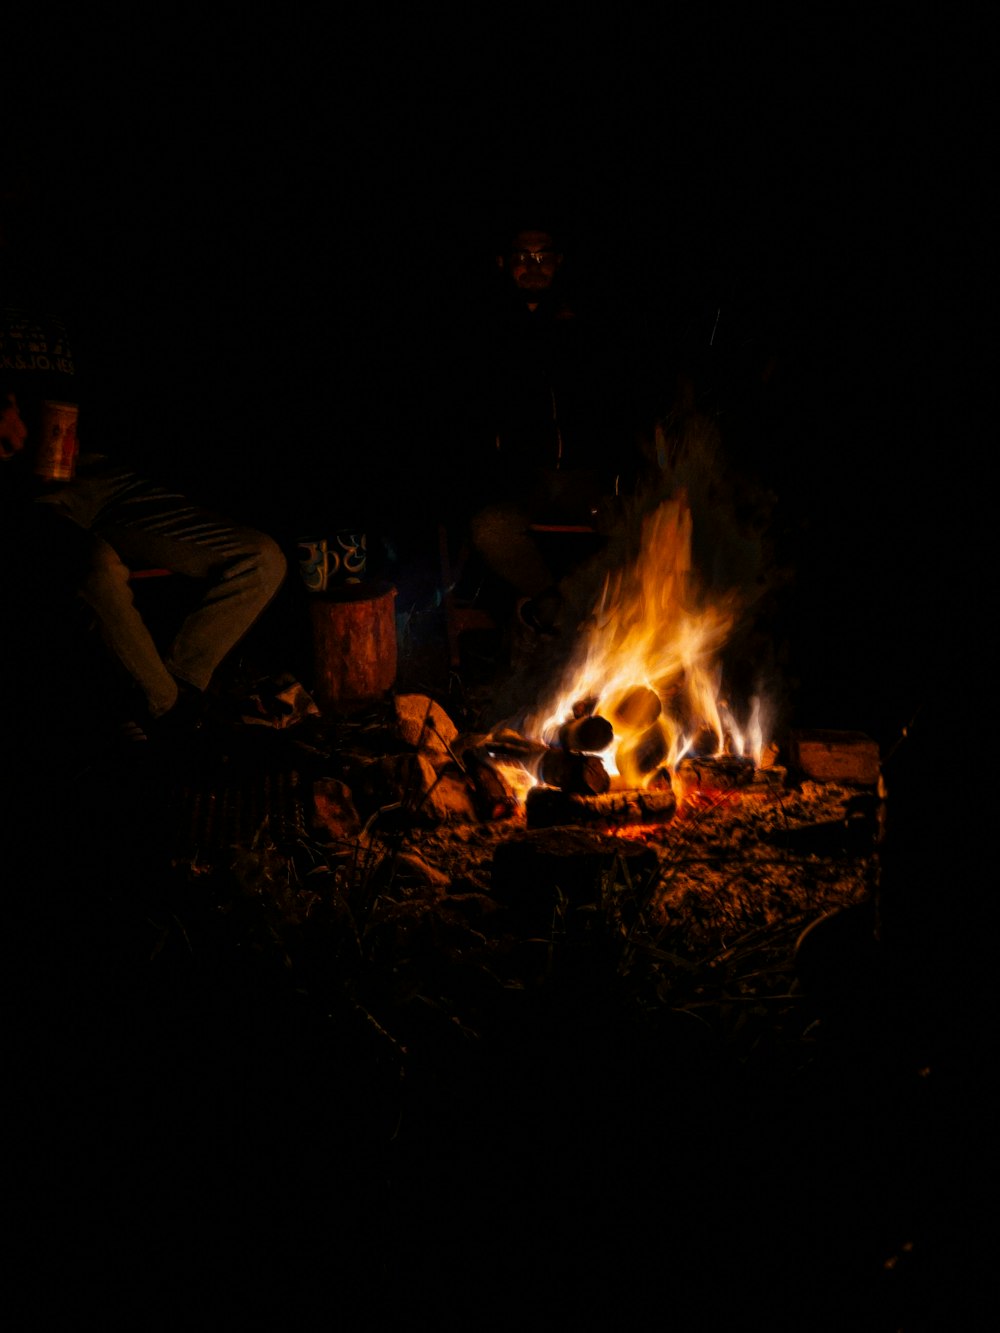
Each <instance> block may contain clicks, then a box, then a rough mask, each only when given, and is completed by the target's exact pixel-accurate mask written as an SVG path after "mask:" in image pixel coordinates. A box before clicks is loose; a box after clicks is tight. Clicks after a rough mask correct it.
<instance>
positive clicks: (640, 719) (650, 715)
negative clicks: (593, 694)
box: [610, 685, 663, 730]
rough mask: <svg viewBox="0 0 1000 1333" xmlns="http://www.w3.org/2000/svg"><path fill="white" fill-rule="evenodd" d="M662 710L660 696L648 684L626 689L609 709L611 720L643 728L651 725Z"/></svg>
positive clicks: (631, 726)
mask: <svg viewBox="0 0 1000 1333" xmlns="http://www.w3.org/2000/svg"><path fill="white" fill-rule="evenodd" d="M662 711H663V705H662V704H661V702H660V696H659V695H658V694H657V693H656V691H655V690H651V689H650V688H649V686H648V685H637V686H635V688H634V689H631V690H628V691H627V692H626V693H625V694H623V695H622V697H621V698H620V699H618V700H617V701H616V702H615V704H614V705H613V707H612V708H611V709H610V713H611V720H612V722H617V723H619V724H620V725H621V726H622V727H629V728H634V729H639V728H640V727H641V728H642V729H643V730H645V729H646V727H650V726H652V725H653V723H654V722H655V721H656V719H657V718H658V717H659V716H660V713H661V712H662Z"/></svg>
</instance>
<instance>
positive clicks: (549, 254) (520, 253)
mask: <svg viewBox="0 0 1000 1333" xmlns="http://www.w3.org/2000/svg"><path fill="white" fill-rule="evenodd" d="M555 257H556V253H555V251H554V250H515V251H514V253H513V254H512V255H511V259H512V260H513V261H514V263H515V264H546V263H548V262H549V261H550V260H552V259H555Z"/></svg>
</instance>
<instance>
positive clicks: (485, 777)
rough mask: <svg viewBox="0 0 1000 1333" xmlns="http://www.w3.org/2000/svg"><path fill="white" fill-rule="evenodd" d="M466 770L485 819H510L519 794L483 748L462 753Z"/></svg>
mask: <svg viewBox="0 0 1000 1333" xmlns="http://www.w3.org/2000/svg"><path fill="white" fill-rule="evenodd" d="M462 762H463V763H464V764H465V771H466V773H467V774H468V775H469V778H470V779H471V781H472V784H473V787H474V788H475V794H474V798H473V799H474V802H475V805H476V809H477V810H478V812H479V817H480V818H481V819H483V820H487V821H492V820H496V819H509V818H510V816H511V815H513V814H514V813H515V812H516V811H517V796H516V794H515V793H514V791H513V789H512V788H511V786H510V784H509V783H508V782H507V779H506V778H505V777H504V776H503V774H502V773H501V772H500V771H499V769H498V768H497V767H496V766H495V765H494V764H492V763H491V762H490V760H489V759H488V758H487V757H486V756H485V755H484V754H483V752H482V751H481V750H475V749H468V750H466V751H465V752H464V753H463V755H462Z"/></svg>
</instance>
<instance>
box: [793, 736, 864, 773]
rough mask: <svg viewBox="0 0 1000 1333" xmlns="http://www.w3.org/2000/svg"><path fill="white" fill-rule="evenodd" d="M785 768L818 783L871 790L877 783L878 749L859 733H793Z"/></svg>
mask: <svg viewBox="0 0 1000 1333" xmlns="http://www.w3.org/2000/svg"><path fill="white" fill-rule="evenodd" d="M788 759H789V766H790V767H791V768H793V769H795V770H797V771H798V772H799V773H801V774H803V775H804V776H805V777H807V778H815V779H816V781H818V782H849V783H854V782H856V783H861V784H863V785H866V786H874V784H875V783H877V782H878V780H879V775H880V771H881V770H880V763H879V749H878V745H877V744H876V742H875V741H873V740H872V739H871V737H869V736H866V735H865V734H864V733H863V732H860V731H793V732H792V734H791V736H790V737H789V745H788Z"/></svg>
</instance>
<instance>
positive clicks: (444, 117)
mask: <svg viewBox="0 0 1000 1333" xmlns="http://www.w3.org/2000/svg"><path fill="white" fill-rule="evenodd" d="M24 26H25V27H26V28H27V27H31V28H34V29H35V30H34V31H30V32H27V31H26V32H25V33H24V34H23V36H21V35H19V33H18V31H17V28H18V20H15V21H14V23H13V25H12V29H11V35H10V40H9V42H8V54H11V53H13V54H14V56H15V58H14V59H8V60H7V61H6V64H7V66H8V68H9V69H11V67H12V72H11V73H10V74H9V75H8V77H7V81H6V83H5V102H6V107H5V117H4V138H5V150H6V151H9V153H10V156H11V161H12V163H13V166H14V169H15V170H19V171H27V172H28V173H29V174H30V175H31V176H32V178H33V179H34V181H35V184H36V186H37V188H38V192H39V194H38V197H39V199H40V220H39V225H38V227H37V228H36V233H35V235H36V242H37V244H38V246H39V248H40V250H41V251H42V252H43V253H45V254H46V255H48V256H50V258H51V263H52V265H53V268H55V267H58V268H59V270H60V272H64V273H65V274H66V275H67V281H68V286H69V289H70V290H71V292H72V297H73V303H74V306H75V315H76V318H75V327H76V328H77V330H78V336H77V344H78V360H79V361H80V363H81V367H82V369H83V370H84V371H85V373H86V374H87V375H88V376H89V379H88V384H89V385H90V386H91V387H92V390H93V395H94V397H93V401H94V404H95V406H94V407H93V409H92V410H91V417H90V420H91V423H92V424H91V427H90V429H91V431H92V433H96V432H97V431H98V427H97V425H96V424H93V423H95V422H99V423H100V433H101V434H102V437H103V439H102V441H101V442H103V440H104V439H106V440H111V441H112V447H114V448H117V447H118V446H119V445H121V446H123V447H125V448H127V450H128V451H129V452H134V453H136V454H137V455H138V456H140V457H146V458H148V460H149V464H150V466H151V467H153V466H155V467H156V468H158V469H160V470H161V471H163V470H166V471H168V472H170V473H171V474H172V475H175V476H176V477H177V478H178V480H180V481H181V482H182V483H183V484H185V485H186V486H187V487H188V488H189V489H192V490H194V491H195V492H196V493H198V494H200V495H202V496H203V497H204V498H205V499H212V500H216V501H218V502H219V503H221V504H222V505H223V506H224V507H226V508H228V509H230V510H231V511H233V512H237V511H238V512H239V513H240V515H241V516H242V517H245V518H247V519H249V520H252V521H255V522H257V523H259V524H260V525H261V526H264V527H266V528H268V529H269V530H271V531H274V532H275V533H276V535H279V536H280V537H281V538H282V540H288V541H291V540H294V538H295V536H296V535H299V528H300V526H307V525H308V526H313V525H315V524H317V523H324V522H326V521H330V522H339V521H341V520H342V519H343V518H345V517H348V516H350V521H353V516H354V515H360V516H361V517H362V518H363V521H364V522H365V523H366V524H367V525H368V526H369V527H370V528H374V529H376V530H377V529H378V527H379V523H380V521H381V519H382V506H381V497H382V495H383V493H384V489H385V485H386V479H387V477H392V476H394V475H398V474H399V472H400V469H401V467H402V466H403V465H404V464H405V465H406V466H407V467H408V468H409V469H410V475H414V474H415V475H416V478H417V481H416V484H415V485H414V486H413V487H412V494H411V495H410V496H408V499H409V500H410V502H411V503H412V505H413V506H414V508H415V509H419V508H420V507H421V506H423V505H425V504H426V503H427V502H428V500H429V499H431V498H433V495H434V492H435V490H436V488H437V487H439V486H440V485H441V484H442V479H441V478H440V476H438V475H436V474H435V471H434V468H433V464H432V461H431V460H433V457H434V447H435V442H436V433H437V432H438V430H439V423H438V421H437V420H436V404H435V395H436V394H438V393H440V394H441V395H443V396H446V395H447V392H448V384H449V357H450V356H451V355H452V353H453V349H454V345H455V344H454V339H455V321H456V311H459V312H460V311H461V310H462V309H463V308H464V307H463V303H466V305H468V304H474V302H475V299H476V293H477V291H478V290H480V289H482V290H485V286H486V284H487V283H488V282H489V281H490V280H491V277H492V275H494V274H495V269H494V268H493V257H494V255H495V253H496V249H497V247H498V245H499V244H500V243H501V242H502V240H503V238H504V236H505V235H506V233H507V229H508V227H509V225H510V224H511V223H512V222H515V221H517V220H518V219H519V218H520V217H521V216H522V215H523V213H524V211H525V210H527V211H529V212H535V213H540V214H542V215H544V216H546V217H549V218H551V219H553V221H554V222H555V224H556V225H557V226H558V227H560V228H561V229H562V232H563V235H564V236H565V238H566V240H567V250H568V254H569V256H570V260H569V261H568V266H567V273H568V274H571V276H572V279H573V282H574V284H575V290H576V291H577V292H578V293H579V294H580V297H581V300H582V301H583V302H589V305H590V308H591V309H594V310H596V311H598V312H599V313H600V315H601V316H602V318H604V319H605V320H608V321H611V322H612V323H613V322H614V321H619V322H620V325H621V327H622V328H623V329H624V330H628V336H630V337H635V338H637V339H638V340H639V341H640V342H641V341H642V340H643V339H646V341H647V344H648V345H649V346H656V345H658V343H659V342H663V341H664V340H665V341H667V342H669V339H670V336H671V335H672V332H673V331H674V330H675V329H677V328H680V327H683V326H686V324H687V322H688V321H689V319H690V318H691V317H692V314H693V313H696V312H704V311H705V310H710V311H711V310H716V311H718V312H720V314H719V324H718V328H717V337H718V344H719V347H720V348H721V350H722V353H723V354H733V353H737V354H742V352H743V351H745V350H746V349H748V348H749V349H750V352H751V355H750V360H751V361H754V360H755V358H756V359H757V360H761V359H763V358H765V357H766V356H770V355H773V357H774V361H775V365H776V366H777V372H776V375H775V377H774V380H773V382H772V385H771V388H770V390H769V396H768V397H767V402H766V414H765V415H764V416H762V418H761V423H760V429H759V432H758V435H757V437H756V439H757V443H758V445H759V449H760V452H761V459H760V460H758V461H760V462H761V464H762V466H763V468H764V470H765V471H766V473H767V476H768V479H769V480H772V481H774V482H775V483H776V485H777V488H778V490H779V491H780V492H781V497H782V503H783V505H784V506H785V512H786V513H791V514H793V515H794V516H795V524H796V525H797V526H798V527H799V528H800V529H801V534H802V541H801V545H800V549H799V550H798V552H797V553H796V558H797V562H798V578H797V583H796V587H795V590H794V593H793V594H792V597H793V601H792V604H791V608H790V612H789V614H790V615H791V616H792V617H793V620H794V621H795V624H796V627H797V632H798V634H799V637H800V639H801V641H802V642H803V643H808V644H809V657H808V660H807V661H805V662H803V663H801V664H800V666H801V670H800V678H802V679H807V680H808V681H809V682H811V683H810V684H809V685H808V686H806V685H804V686H803V688H804V690H805V691H806V693H807V694H809V695H811V696H812V698H811V700H810V708H813V711H814V712H815V711H817V710H822V711H825V713H826V718H825V719H820V718H819V717H818V716H816V717H811V718H810V720H814V721H820V720H826V721H828V722H829V723H831V724H838V725H845V724H846V723H847V721H848V720H849V718H850V717H852V716H853V717H854V718H856V719H857V721H858V723H859V724H860V725H873V726H878V727H879V728H881V729H882V731H883V733H884V736H885V737H886V738H887V737H888V735H890V734H892V733H893V731H894V729H895V728H896V727H897V726H898V725H900V724H902V723H903V722H905V721H906V718H907V716H908V715H909V713H910V711H911V710H912V708H913V707H914V706H917V705H918V704H919V703H920V701H921V700H923V699H925V698H927V697H929V696H930V695H932V694H935V693H936V692H938V690H939V687H940V678H941V675H942V673H945V672H948V671H952V672H954V663H955V647H956V636H957V637H958V638H960V639H962V640H964V643H965V645H967V647H965V648H964V649H963V652H962V654H961V656H968V655H969V653H970V652H971V651H972V650H973V649H974V647H975V642H976V640H977V639H978V638H979V637H980V635H979V634H978V633H977V632H976V631H974V630H973V629H972V628H971V626H972V625H973V624H974V622H975V620H976V619H977V615H976V607H977V605H978V603H977V601H976V598H975V595H974V594H973V592H972V588H973V583H974V576H975V573H976V566H977V552H976V548H977V546H978V543H979V540H980V538H979V533H980V531H981V523H982V520H981V517H980V504H981V502H982V499H983V495H984V491H983V487H982V486H981V484H980V477H985V475H986V471H987V469H986V461H985V458H984V456H983V448H984V444H985V437H984V436H983V432H982V427H981V424H980V423H979V422H978V421H977V420H976V418H975V413H974V410H973V402H974V399H975V394H976V389H977V385H978V381H979V379H980V377H981V376H982V375H984V374H985V372H986V371H987V369H988V367H989V365H990V357H991V352H990V346H991V339H990V329H989V308H990V300H989V299H988V295H987V293H988V290H989V287H990V276H989V273H990V270H989V265H988V263H987V262H986V258H985V256H986V249H985V243H986V227H987V225H988V223H989V215H990V209H989V190H988V184H989V179H990V171H989V162H990V157H989V149H990V147H991V144H992V141H993V134H992V124H991V122H990V118H989V113H988V111H987V105H988V102H987V97H986V83H985V78H986V76H985V73H984V71H983V65H984V63H985V62H984V59H983V52H984V49H985V38H984V35H983V32H982V31H980V28H979V25H978V24H977V23H976V22H975V19H974V16H973V17H972V18H970V17H969V16H968V15H966V16H964V17H962V16H960V17H959V18H957V19H955V20H954V21H952V22H951V23H950V25H949V26H948V27H947V28H943V29H937V30H933V31H931V30H927V29H924V28H919V29H918V28H915V27H913V26H907V25H906V24H904V23H903V22H902V19H901V18H900V17H899V16H897V15H894V14H884V15H880V14H869V15H867V16H864V17H854V16H851V15H848V14H841V15H840V16H839V17H838V18H836V19H833V18H831V17H829V16H827V17H812V18H802V17H801V16H798V15H795V16H794V17H793V16H791V15H782V16H772V17H771V18H769V19H767V20H759V19H751V18H749V17H747V18H743V19H737V18H734V17H733V16H731V15H725V14H723V13H722V12H721V11H716V10H714V9H709V10H708V11H705V12H703V13H702V15H701V16H700V17H698V18H685V19H677V18H664V17H663V16H662V15H653V16H650V17H648V18H638V17H636V16H627V17H626V19H625V20H624V21H619V22H618V23H617V24H616V25H613V26H608V25H606V24H603V23H600V24H599V23H594V24H592V25H591V26H590V27H589V28H588V27H587V26H586V25H583V24H581V22H580V20H579V19H578V18H574V19H573V20H572V23H567V24H566V25H563V24H561V23H560V22H558V21H557V20H556V19H555V18H554V17H543V18H536V17H529V16H527V15H525V16H511V15H505V16H501V17H500V18H498V19H497V20H490V21H489V23H488V24H487V23H486V21H485V20H482V19H480V18H477V19H476V20H475V22H473V21H472V20H471V19H470V20H468V21H463V20H462V19H457V20H445V19H441V20H438V21H437V22H436V23H434V24H431V23H429V22H428V21H427V20H425V19H414V18H412V17H410V18H400V17H398V16H395V15H393V16H392V17H385V18H378V19H371V20H360V19H357V18H347V19H340V20H338V22H337V23H332V22H331V23H327V22H326V21H325V20H324V21H323V22H321V21H320V20H318V19H310V18H307V17H304V16H302V15H291V16H284V17H282V19H281V20H280V22H275V21H274V20H272V19H269V18H265V17H262V16H247V15H240V16H239V19H238V20H237V19H233V20H232V21H231V22H230V23H228V24H226V23H223V22H222V21H221V20H218V19H212V20H210V21H209V20H206V19H204V18H201V19H197V18H196V17H195V16H194V15H193V14H189V15H186V16H185V17H184V18H183V19H182V18H179V17H176V16H174V17H160V18H157V17H156V16H155V15H153V16H149V15H144V16H143V17H142V18H141V19H139V18H138V17H135V18H133V19H130V18H121V17H119V18H117V19H116V20H115V23H114V24H109V25H108V26H107V28H106V29H105V28H103V27H101V28H98V27H95V26H94V25H93V21H92V20H88V19H87V18H86V17H84V16H82V15H76V16H71V17H69V18H68V19H67V18H65V17H61V18H60V20H59V22H58V23H57V24H56V23H53V24H47V25H42V24H25V25H24ZM43 26H44V27H45V30H44V31H41V30H40V29H41V28H42V27H43ZM570 265H571V267H570ZM458 318H459V321H460V318H461V316H460V315H459V316H458ZM83 429H84V432H86V429H87V425H86V423H84V426H83ZM85 439H86V434H85ZM424 457H426V458H427V460H428V466H427V468H426V471H422V470H421V468H420V467H419V466H417V467H416V468H414V460H415V459H416V460H420V459H423V458H424ZM966 627H968V628H966ZM821 701H822V704H821ZM813 706H815V707H813Z"/></svg>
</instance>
